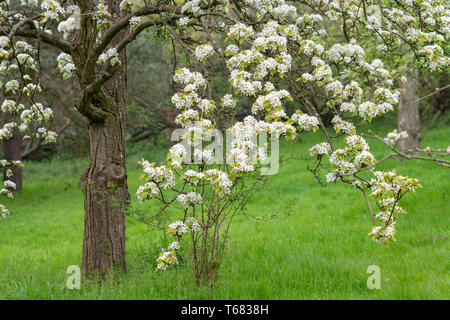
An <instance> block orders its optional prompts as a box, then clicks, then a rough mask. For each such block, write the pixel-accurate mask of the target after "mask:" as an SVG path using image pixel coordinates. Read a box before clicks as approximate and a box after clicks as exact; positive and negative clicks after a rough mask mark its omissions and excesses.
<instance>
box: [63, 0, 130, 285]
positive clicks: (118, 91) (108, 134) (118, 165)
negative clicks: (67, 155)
mask: <svg viewBox="0 0 450 320" xmlns="http://www.w3.org/2000/svg"><path fill="white" fill-rule="evenodd" d="M78 4H79V6H80V8H81V10H82V14H83V13H89V12H91V11H92V10H93V8H92V5H93V4H92V2H85V1H78ZM106 4H107V5H108V8H109V10H110V12H111V14H112V17H113V18H112V19H113V20H116V19H120V18H121V17H122V15H123V13H122V12H121V11H120V10H119V4H120V0H108V1H106ZM88 16H89V15H88V14H86V15H85V16H84V17H83V18H82V20H81V27H80V30H79V31H78V32H77V34H76V37H75V43H77V46H74V47H73V49H72V56H73V58H74V63H75V65H76V66H77V77H78V80H79V82H80V88H81V91H82V93H81V97H80V101H79V103H78V105H77V108H78V110H79V111H80V112H81V113H82V114H83V115H85V116H86V117H87V119H88V120H89V136H90V166H89V169H88V170H87V171H86V172H85V173H84V174H83V177H82V181H83V183H84V201H85V204H84V208H85V222H84V239H83V253H82V255H83V257H82V269H83V272H84V275H85V276H87V277H90V276H92V275H94V274H100V275H104V273H106V272H107V271H108V270H109V269H110V268H111V267H118V268H121V269H123V270H126V264H125V205H126V204H127V202H128V201H129V194H128V187H127V173H126V166H125V137H124V136H125V119H124V117H125V107H126V105H125V88H126V50H125V49H124V50H122V51H121V53H120V56H119V58H120V60H121V66H120V67H119V69H118V70H116V72H115V73H114V75H113V76H112V78H110V79H109V80H107V81H106V82H105V83H103V84H102V85H101V86H100V87H99V88H96V89H95V90H92V83H95V82H96V79H98V78H99V77H101V75H102V74H103V72H105V68H107V64H105V66H99V65H97V63H96V60H97V58H96V57H93V56H92V53H93V48H94V46H95V44H96V37H97V35H96V33H95V30H96V29H95V28H96V25H95V22H94V21H93V20H92V19H90V18H88ZM127 32H128V31H127V30H124V31H122V32H121V33H119V34H118V35H116V36H115V38H114V39H113V40H112V41H111V42H110V43H109V45H108V47H114V46H116V45H117V43H119V42H120V41H121V40H122V39H123V38H124V37H125V36H126V34H127ZM92 57H93V58H92Z"/></svg>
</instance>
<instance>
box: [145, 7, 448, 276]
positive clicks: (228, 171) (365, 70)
mask: <svg viewBox="0 0 450 320" xmlns="http://www.w3.org/2000/svg"><path fill="white" fill-rule="evenodd" d="M202 3H203V2H202V1H188V2H187V3H185V4H184V6H183V7H182V8H181V12H182V13H184V14H188V13H192V14H193V15H194V17H191V18H185V17H183V18H182V19H180V20H179V22H178V24H179V25H181V26H183V28H180V29H178V30H173V29H169V30H170V31H171V33H172V35H173V37H174V38H175V39H183V38H185V37H186V36H187V35H188V34H189V31H188V30H189V28H191V27H192V28H195V27H196V26H198V25H202V26H205V25H207V26H208V28H207V30H206V31H207V32H212V30H213V31H214V32H215V33H216V34H218V35H220V36H221V38H222V39H225V43H221V42H219V41H214V39H213V40H212V41H211V36H210V34H208V33H207V34H205V37H204V38H205V40H206V41H205V42H206V43H203V44H196V47H195V50H192V49H189V48H187V50H188V51H190V52H192V54H194V56H195V57H196V58H197V60H199V61H200V62H203V63H205V64H206V65H207V66H208V60H210V59H213V56H214V55H216V56H217V57H218V59H219V60H224V61H225V62H226V65H227V67H228V69H229V83H230V91H229V93H228V94H226V95H225V96H224V97H223V98H222V99H221V103H220V107H216V104H217V103H215V102H214V101H212V100H210V97H208V92H209V91H208V90H201V88H203V87H208V83H207V81H206V80H205V78H204V76H203V75H202V74H201V73H199V72H192V71H189V70H188V69H180V70H178V71H177V72H176V74H175V76H174V80H175V82H176V83H179V84H181V85H182V88H181V91H180V92H179V93H177V94H175V95H174V96H173V97H172V103H173V104H174V106H175V107H176V108H178V109H180V111H181V113H180V115H179V116H178V118H177V121H178V123H179V124H180V125H181V126H182V127H183V128H184V129H185V130H186V134H185V135H184V136H183V137H182V140H183V142H187V143H179V144H177V145H175V146H173V147H172V148H171V149H170V152H169V160H170V161H169V162H168V163H167V164H166V165H163V166H160V167H156V166H155V165H154V164H150V163H148V162H146V161H144V162H143V163H142V165H143V167H144V173H145V179H146V183H145V184H144V185H143V186H141V187H140V188H139V190H138V198H139V199H140V200H146V199H154V200H156V201H158V202H160V203H161V208H160V210H159V211H158V212H157V213H156V214H155V215H153V216H152V217H151V218H153V219H154V218H157V217H159V216H160V215H161V214H162V213H167V212H168V211H169V210H168V207H170V206H172V205H175V206H176V205H178V206H180V207H181V208H183V209H182V210H181V212H182V214H181V215H179V216H178V218H177V220H176V221H174V222H172V223H170V224H169V225H168V226H167V228H166V232H167V233H168V234H169V235H170V236H173V237H174V238H175V239H174V242H173V243H172V244H171V245H170V246H169V247H168V249H167V250H165V251H163V252H162V253H161V254H160V256H159V257H158V258H157V263H158V265H157V269H164V270H165V269H167V268H168V267H169V266H171V265H173V264H176V263H178V259H177V256H179V257H182V256H183V255H184V251H183V250H182V247H183V245H182V242H181V241H180V240H184V241H183V243H186V253H188V254H189V256H191V257H192V261H193V264H194V267H195V268H194V269H195V276H196V279H197V283H199V281H201V280H205V279H202V277H203V278H206V280H214V279H215V276H216V274H215V271H214V272H213V273H212V274H211V272H210V270H211V263H213V265H214V267H216V268H217V267H218V265H217V264H218V263H219V262H220V261H213V262H211V259H210V260H208V254H199V251H200V252H209V253H210V257H214V256H215V250H216V249H215V247H214V244H215V243H217V241H218V240H217V239H219V233H220V232H219V231H218V230H219V229H220V228H221V223H223V222H222V221H228V222H230V220H231V218H232V216H229V215H228V216H227V215H226V214H223V211H222V210H221V208H220V204H221V203H224V202H227V201H233V200H234V199H235V198H238V197H239V196H240V195H241V193H242V190H243V189H242V188H241V187H240V181H243V180H244V181H245V177H252V178H255V177H258V176H259V175H260V174H261V172H260V171H258V170H257V167H256V166H254V165H253V162H252V157H251V154H252V152H253V153H254V154H255V155H256V159H257V160H260V161H261V160H263V159H264V154H263V153H261V150H260V149H259V147H258V145H257V144H256V143H254V140H252V137H255V136H258V135H261V134H263V133H264V134H268V135H270V136H272V137H273V136H275V137H277V138H278V137H285V138H287V139H293V138H294V137H295V136H296V135H297V134H299V133H300V132H301V131H309V130H313V131H316V130H318V129H321V130H320V131H321V132H322V133H323V135H324V138H325V141H324V142H322V143H320V144H318V145H315V146H312V147H311V149H310V150H309V152H310V154H311V156H312V157H315V159H316V161H317V164H316V166H315V168H314V169H312V170H311V171H312V172H313V173H314V175H315V176H316V177H317V178H318V179H320V175H319V168H321V167H326V168H327V170H328V174H327V175H326V180H327V181H328V182H336V181H341V182H344V183H348V184H351V185H352V186H353V187H354V188H355V189H357V190H359V191H360V192H361V193H362V195H363V197H364V199H365V201H366V203H367V207H368V211H369V213H370V216H371V219H372V231H371V232H370V236H371V237H372V238H373V239H374V240H376V241H378V242H387V241H388V240H389V239H393V240H395V236H394V234H395V224H396V221H397V218H398V217H399V216H400V215H401V214H404V213H406V211H405V210H403V209H402V208H401V207H400V206H399V205H398V203H399V201H400V199H402V198H403V196H404V195H405V194H406V193H407V192H414V191H415V189H416V188H419V187H421V186H420V185H419V183H418V181H417V179H414V178H409V177H404V176H400V175H397V173H396V172H395V171H394V170H393V171H388V172H383V171H376V169H375V168H376V166H377V165H378V164H379V163H380V162H383V161H385V160H386V159H389V158H391V157H393V156H398V155H399V156H403V157H406V158H409V159H411V158H417V159H423V160H430V161H434V162H436V163H437V164H439V165H443V166H448V164H449V163H450V162H449V161H447V160H444V159H442V158H439V156H436V154H433V153H431V152H430V153H429V154H428V155H426V156H411V155H407V154H405V153H403V152H401V151H399V150H397V144H398V142H399V141H400V140H402V139H405V138H407V133H406V132H400V133H397V132H396V131H393V132H392V133H390V134H389V135H388V136H387V137H386V138H381V137H379V136H377V135H376V134H375V133H373V134H371V135H370V137H371V138H374V139H379V140H381V141H382V142H383V143H385V144H386V145H387V146H388V147H389V148H391V149H392V151H393V152H392V153H390V154H388V155H386V156H385V157H384V158H382V159H380V160H376V159H375V157H374V156H373V155H372V153H371V152H370V146H369V144H368V143H367V142H366V140H365V139H364V137H363V135H362V134H359V133H358V130H357V127H356V123H357V121H358V122H360V121H361V119H362V120H364V121H369V122H370V121H371V120H372V119H373V118H375V117H378V116H381V115H383V114H384V113H386V112H389V111H392V110H393V109H394V105H395V104H397V103H398V99H399V96H400V92H399V90H398V89H396V87H395V83H396V77H397V78H400V76H401V73H400V72H398V71H397V70H390V71H389V70H387V69H386V68H385V67H384V63H383V59H384V58H385V57H386V56H387V54H388V53H389V52H390V51H395V50H396V49H398V48H399V47H403V46H408V47H409V48H410V49H411V50H412V51H413V52H414V54H415V55H416V57H417V62H418V63H420V65H421V66H424V67H427V68H430V69H432V70H435V69H442V68H446V67H447V66H448V64H449V59H448V57H447V55H446V53H445V52H444V49H443V47H441V44H442V43H443V42H444V36H448V34H449V29H448V26H447V24H446V21H448V16H449V12H450V11H449V8H448V4H446V3H444V2H442V1H435V2H422V1H396V2H391V1H381V2H380V1H376V2H375V1H374V2H372V1H324V0H318V1H268V0H267V1H263V0H246V1H241V2H237V1H221V4H222V5H221V6H218V7H216V8H215V10H216V12H214V13H212V11H211V10H213V9H212V8H209V10H206V9H205V8H203V7H202V6H201V5H202ZM424 8H425V9H424ZM209 15H213V16H214V18H213V19H211V17H208V16H209ZM425 21H426V22H425ZM374 56H375V57H376V58H373V59H371V60H369V57H374ZM215 64H217V60H215V61H214V62H212V61H211V63H210V68H206V72H207V73H210V72H211V70H212V69H213V68H214V65H215ZM401 80H402V81H404V78H403V77H402V79H401ZM247 99H251V100H252V101H253V104H252V107H251V108H250V110H249V111H250V113H251V115H249V116H247V117H246V118H245V119H244V120H243V121H238V122H235V123H234V124H233V125H232V126H231V133H232V134H231V137H230V138H231V145H232V149H231V152H230V153H231V156H232V157H233V158H234V162H233V163H232V164H230V165H224V166H222V167H220V166H219V167H217V166H214V162H211V158H212V153H211V150H209V149H208V148H203V147H202V145H201V144H196V142H195V139H198V140H205V139H206V140H208V139H209V138H208V137H209V136H210V135H211V130H213V129H216V128H219V129H222V128H220V125H221V124H222V123H223V121H221V120H219V119H221V117H222V115H223V114H224V113H225V114H228V113H232V111H233V109H234V108H235V106H236V105H237V104H238V103H240V102H241V101H248V100H247ZM286 100H290V101H294V102H295V104H296V106H297V107H298V110H296V111H295V112H294V113H293V114H291V115H287V114H286V112H285V108H284V107H283V102H284V101H286ZM317 101H321V103H317ZM318 104H321V105H318ZM318 110H322V112H319V111H318ZM214 111H218V113H219V114H217V112H216V113H215V112H214ZM324 111H325V112H332V113H333V114H334V118H333V119H332V121H331V122H332V125H333V128H334V131H335V134H330V133H329V131H327V129H326V128H325V125H324V121H323V119H322V116H323V114H324ZM366 136H367V135H366ZM186 146H188V148H189V149H190V148H191V146H194V150H195V151H194V155H193V157H194V158H195V160H196V161H195V164H194V165H192V164H191V162H190V160H191V159H192V156H191V155H190V150H187V149H186ZM338 146H341V147H338ZM433 151H434V152H441V153H442V151H444V154H443V156H445V155H447V154H448V153H449V150H433ZM441 155H442V154H441ZM183 159H185V160H188V161H185V162H183V161H182V160H183ZM219 159H220V157H219ZM222 163H223V162H222ZM220 169H222V170H220ZM178 179H179V180H178ZM178 181H179V182H178ZM224 186H226V189H225V190H226V192H224V189H223V188H224ZM246 191H248V190H247V189H246ZM167 194H170V195H172V196H171V197H170V198H168V197H167ZM369 196H370V197H371V198H372V199H373V204H375V205H376V207H377V208H378V210H377V211H374V209H373V204H371V201H370V199H369ZM169 219H170V218H169ZM159 221H160V220H159ZM162 221H164V222H165V221H166V220H164V219H163V220H162ZM225 225H228V224H225ZM224 229H225V233H224V239H225V238H226V235H227V230H228V229H227V228H224ZM209 233H212V234H214V235H215V239H214V240H213V241H209V239H210V237H209ZM211 243H212V244H211ZM180 250H182V251H183V254H180ZM202 259H203V260H202Z"/></svg>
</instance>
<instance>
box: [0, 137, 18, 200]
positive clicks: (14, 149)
mask: <svg viewBox="0 0 450 320" xmlns="http://www.w3.org/2000/svg"><path fill="white" fill-rule="evenodd" d="M21 145H22V137H21V136H20V133H19V132H17V131H14V134H13V136H12V137H11V138H10V139H8V140H6V141H5V142H4V144H3V147H4V151H5V159H6V161H8V162H11V161H20V160H21V148H20V147H21ZM6 169H11V171H12V173H13V175H12V176H10V177H7V176H6V170H5V172H4V174H3V181H5V180H9V181H12V182H14V183H15V184H16V190H14V192H18V193H20V192H22V167H18V166H14V165H12V166H8V167H6Z"/></svg>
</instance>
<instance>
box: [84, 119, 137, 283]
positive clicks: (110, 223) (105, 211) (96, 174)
mask: <svg viewBox="0 0 450 320" xmlns="http://www.w3.org/2000/svg"><path fill="white" fill-rule="evenodd" d="M123 124H124V121H123V113H122V112H120V113H118V114H117V115H115V114H111V117H110V118H108V119H106V120H105V121H104V122H101V123H91V124H90V128H89V135H90V142H91V146H90V155H91V164H90V167H89V169H88V171H87V172H86V173H85V176H84V182H85V189H84V198H85V204H84V209H85V223H84V227H85V230H84V241H83V261H82V269H83V271H84V272H85V275H87V276H90V275H92V274H94V273H96V272H100V273H101V274H103V273H104V271H106V270H107V269H109V268H110V267H112V266H117V267H121V268H122V269H124V270H125V269H126V265H125V205H126V204H127V202H128V200H129V194H128V188H127V174H126V167H125V143H124V130H123V129H124V126H123Z"/></svg>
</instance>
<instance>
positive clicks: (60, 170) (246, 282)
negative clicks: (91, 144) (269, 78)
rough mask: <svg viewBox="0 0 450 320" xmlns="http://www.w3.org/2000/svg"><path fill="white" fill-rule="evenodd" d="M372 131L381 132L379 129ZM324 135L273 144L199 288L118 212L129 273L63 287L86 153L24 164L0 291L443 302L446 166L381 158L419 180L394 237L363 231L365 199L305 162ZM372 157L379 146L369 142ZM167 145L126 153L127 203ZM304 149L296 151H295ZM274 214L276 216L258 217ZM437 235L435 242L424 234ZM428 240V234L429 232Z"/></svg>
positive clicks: (154, 237) (439, 132) (76, 260)
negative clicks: (162, 264) (260, 183)
mask: <svg viewBox="0 0 450 320" xmlns="http://www.w3.org/2000/svg"><path fill="white" fill-rule="evenodd" d="M377 128H378V129H379V130H381V131H383V130H384V132H387V130H388V127H387V126H386V125H383V124H378V125H377ZM449 135H450V128H449V127H448V126H447V127H441V128H439V129H432V130H430V131H427V132H426V135H425V139H424V141H423V143H422V145H423V146H426V145H428V144H430V145H432V146H433V147H441V148H447V146H448V140H449V139H448V137H449ZM319 141H321V137H320V136H319V135H318V134H309V133H306V134H301V138H299V139H297V140H296V141H295V142H293V143H282V146H281V148H282V150H281V152H280V153H281V154H285V155H288V154H292V155H294V156H296V157H297V159H291V160H289V161H286V162H285V163H283V164H282V166H281V167H280V171H279V173H278V174H277V175H275V176H272V177H271V178H270V180H269V182H268V184H267V186H266V188H265V190H263V191H262V192H260V193H258V194H256V195H255V196H254V197H253V198H252V199H251V202H250V203H249V206H248V212H247V215H249V216H251V217H260V218H261V219H259V220H257V221H258V222H257V224H255V223H253V222H252V221H251V220H250V219H248V217H245V216H238V217H237V218H236V219H235V220H234V222H233V224H232V228H231V231H230V242H229V250H228V254H227V255H226V258H225V260H224V262H223V265H222V268H221V271H220V279H219V282H218V284H217V287H216V289H215V290H214V291H213V292H211V291H209V290H208V289H205V288H196V287H195V286H193V285H192V284H191V282H190V281H189V279H186V277H185V273H184V269H183V267H182V266H179V267H177V268H175V269H173V270H170V271H167V272H155V266H156V263H155V258H156V256H157V253H158V251H159V249H160V248H161V247H163V246H164V239H163V235H162V233H161V232H155V231H149V230H148V228H147V226H146V225H144V224H142V223H140V222H138V221H137V220H136V219H134V218H133V217H128V218H127V263H128V271H127V272H126V273H124V274H120V275H119V276H118V277H116V279H115V280H107V281H105V282H104V283H103V284H102V285H101V286H98V285H97V284H96V283H91V282H88V281H83V282H82V287H81V290H69V289H67V288H66V287H65V281H66V278H67V274H66V269H67V267H68V266H69V265H79V264H80V263H81V248H82V239H83V223H84V222H83V196H82V192H81V189H79V188H78V187H76V186H75V184H76V182H77V181H78V179H79V177H80V176H81V173H82V172H83V170H84V168H86V167H87V166H88V160H87V159H72V160H67V159H65V160H63V159H55V160H52V161H50V162H41V163H31V162H30V163H26V165H25V168H24V177H25V178H24V189H23V193H22V194H20V195H18V196H16V198H15V199H13V200H8V199H7V200H4V201H2V203H4V204H6V205H7V207H8V208H9V210H10V211H11V215H10V216H8V217H7V218H6V219H1V220H0V299H448V298H450V277H449V275H450V273H449V271H450V261H449V242H448V240H446V238H445V237H448V236H449V227H450V225H449V213H450V203H449V201H450V191H449V190H450V171H449V169H445V168H442V167H438V166H436V165H435V164H433V163H429V162H425V161H410V162H407V161H401V160H398V159H393V160H389V161H387V162H386V163H383V164H382V166H381V167H382V168H383V169H389V168H395V169H396V170H397V172H398V173H399V174H402V175H409V176H413V177H416V178H418V179H419V180H420V183H421V184H422V185H423V186H424V188H423V189H419V190H418V191H417V192H416V193H415V194H408V195H407V196H406V197H405V198H404V199H402V201H401V206H402V207H404V208H405V209H406V210H407V211H408V215H406V216H402V217H400V219H399V221H398V223H397V226H398V233H397V240H398V241H397V242H393V243H391V244H390V245H389V246H388V247H387V246H385V245H382V244H377V243H375V242H374V241H372V240H371V239H370V238H369V237H368V235H367V234H368V233H369V232H370V226H371V223H370V217H369V214H368V212H367V210H366V207H365V203H364V199H363V198H362V196H361V194H360V193H359V192H356V191H355V190H353V189H352V188H351V187H350V186H348V185H344V184H342V183H340V184H327V186H326V187H324V186H321V185H320V184H318V183H317V182H316V181H315V180H314V178H313V176H312V174H310V173H309V172H308V171H307V170H306V166H307V160H305V158H304V156H305V155H306V153H307V152H306V150H308V149H309V148H310V147H311V146H312V145H314V144H315V143H317V142H319ZM372 145H373V150H374V154H375V155H380V154H381V152H382V151H383V147H382V146H381V144H376V143H374V144H372ZM166 150H167V149H165V147H164V146H153V145H151V144H141V145H139V146H131V148H130V152H129V157H128V159H127V161H128V169H129V173H128V182H129V190H130V193H131V195H132V198H133V205H135V206H138V205H139V204H138V201H137V200H136V196H135V192H136V190H137V187H138V185H139V182H140V181H139V176H140V175H141V170H140V168H139V166H138V165H137V161H138V160H139V159H141V158H142V157H144V158H145V159H148V160H152V161H162V160H164V159H165V152H166ZM300 155H303V158H300ZM273 215H275V216H276V218H273V219H265V218H267V217H271V216H273ZM437 236H439V237H441V238H439V239H437V240H435V241H433V240H427V239H429V238H430V237H437ZM426 237H428V238H426ZM370 265H378V266H379V267H380V269H381V278H382V287H381V289H380V290H369V289H368V288H367V286H366V280H367V278H368V276H369V274H367V273H366V271H367V267H368V266H370Z"/></svg>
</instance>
